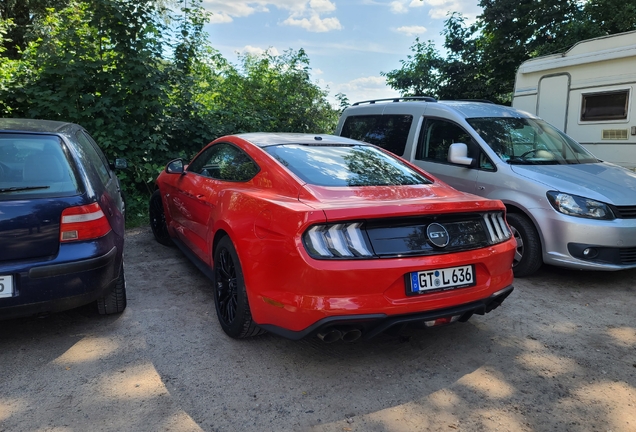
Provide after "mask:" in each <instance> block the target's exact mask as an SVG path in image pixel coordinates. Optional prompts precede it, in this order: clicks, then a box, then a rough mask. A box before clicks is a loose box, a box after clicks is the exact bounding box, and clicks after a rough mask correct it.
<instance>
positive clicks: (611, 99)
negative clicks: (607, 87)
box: [581, 90, 629, 121]
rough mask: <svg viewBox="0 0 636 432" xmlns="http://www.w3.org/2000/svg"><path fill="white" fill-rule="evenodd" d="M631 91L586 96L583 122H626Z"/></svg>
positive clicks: (582, 110) (582, 106)
mask: <svg viewBox="0 0 636 432" xmlns="http://www.w3.org/2000/svg"><path fill="white" fill-rule="evenodd" d="M628 101H629V90H619V91H612V92H603V93H588V94H584V95H583V98H582V101H581V121H600V120H626V119H627V108H628Z"/></svg>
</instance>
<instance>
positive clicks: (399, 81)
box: [384, 0, 636, 103]
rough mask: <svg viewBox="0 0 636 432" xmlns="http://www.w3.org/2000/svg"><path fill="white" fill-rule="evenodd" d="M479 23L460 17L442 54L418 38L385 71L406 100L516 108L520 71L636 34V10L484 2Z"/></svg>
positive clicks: (543, 0) (611, 1) (600, 4)
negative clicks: (582, 44) (396, 65)
mask: <svg viewBox="0 0 636 432" xmlns="http://www.w3.org/2000/svg"><path fill="white" fill-rule="evenodd" d="M479 4H480V6H481V7H482V8H483V12H482V14H481V15H480V16H479V17H478V19H477V21H476V22H475V23H474V24H471V25H467V24H466V20H465V18H464V17H463V16H462V15H460V14H457V13H453V14H452V15H451V16H450V17H449V18H448V19H447V20H446V22H445V25H444V31H443V35H444V36H445V41H444V48H445V50H446V52H447V53H448V54H447V55H446V56H445V57H443V56H441V55H440V54H439V52H438V51H437V49H436V48H435V46H434V45H433V44H432V42H428V43H426V44H423V43H420V41H419V40H418V39H416V43H415V45H413V47H411V50H412V51H413V53H414V54H413V55H409V56H408V57H407V60H406V61H402V67H401V68H400V69H396V70H393V71H390V72H386V73H384V75H385V76H386V77H387V83H388V84H389V85H390V86H391V87H392V88H394V89H396V90H399V91H401V92H402V93H403V94H404V95H422V94H429V95H433V96H437V97H440V98H453V99H490V100H492V101H495V102H499V103H510V101H511V95H512V90H513V88H514V79H515V73H516V70H517V68H518V67H519V65H520V64H521V63H522V62H523V61H525V60H527V59H529V58H532V57H536V56H539V55H545V54H551V53H555V52H563V51H566V50H567V49H568V48H570V47H571V46H572V45H574V44H575V43H576V42H578V41H580V40H584V39H589V38H593V37H598V36H604V35H609V34H614V33H617V32H623V31H629V30H634V29H636V4H635V3H634V2H624V1H619V0H589V1H587V2H580V1H577V0H480V2H479Z"/></svg>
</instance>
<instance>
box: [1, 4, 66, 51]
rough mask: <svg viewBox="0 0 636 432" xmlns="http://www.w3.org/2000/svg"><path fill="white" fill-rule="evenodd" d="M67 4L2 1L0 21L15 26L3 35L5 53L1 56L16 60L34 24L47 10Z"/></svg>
mask: <svg viewBox="0 0 636 432" xmlns="http://www.w3.org/2000/svg"><path fill="white" fill-rule="evenodd" d="M67 3H68V1H67V0H2V2H0V19H2V20H3V21H5V22H6V21H9V20H11V22H12V23H13V24H15V25H14V26H11V28H10V29H8V31H7V32H6V33H5V35H4V38H5V41H6V44H5V50H6V51H5V52H4V53H3V56H5V57H8V58H10V59H14V60H15V59H18V58H19V50H20V49H24V48H25V47H26V45H27V43H28V42H27V41H28V39H29V33H31V32H33V31H34V29H33V24H34V22H35V21H36V20H37V19H39V17H40V16H42V15H44V14H45V13H46V10H47V8H58V7H63V6H64V5H66V4H67Z"/></svg>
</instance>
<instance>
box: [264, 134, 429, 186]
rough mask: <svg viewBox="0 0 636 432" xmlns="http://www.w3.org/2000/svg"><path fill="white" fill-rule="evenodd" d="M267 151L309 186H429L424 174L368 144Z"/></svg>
mask: <svg viewBox="0 0 636 432" xmlns="http://www.w3.org/2000/svg"><path fill="white" fill-rule="evenodd" d="M265 151H267V153H269V154H270V155H272V156H273V157H274V158H275V159H276V160H278V162H280V163H281V164H282V165H284V166H285V167H287V168H288V169H289V170H291V171H292V172H293V173H294V174H296V175H297V176H298V177H300V178H301V179H303V180H304V181H306V182H307V183H309V184H313V185H317V186H349V187H354V186H403V185H422V184H430V183H431V181H430V180H428V179H427V178H426V177H424V176H423V175H421V174H419V173H418V172H416V171H414V170H413V169H411V168H410V167H409V166H407V165H405V164H404V163H402V162H401V161H400V160H398V159H396V158H393V157H391V156H389V155H388V154H386V153H384V152H382V151H381V150H379V149H377V148H374V147H371V146H365V145H347V146H342V145H337V146H336V145H328V144H327V145H299V144H291V145H279V146H271V147H266V148H265Z"/></svg>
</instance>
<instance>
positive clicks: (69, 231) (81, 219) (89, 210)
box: [60, 203, 111, 242]
mask: <svg viewBox="0 0 636 432" xmlns="http://www.w3.org/2000/svg"><path fill="white" fill-rule="evenodd" d="M110 230H111V228H110V224H109V223H108V219H106V216H105V215H104V212H103V211H102V209H101V208H100V207H99V204H97V203H93V204H89V205H83V206H77V207H68V208H66V209H64V211H62V222H61V224H60V241H61V242H70V241H82V240H91V239H95V238H99V237H102V236H104V235H106V234H108V233H109V232H110Z"/></svg>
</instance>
